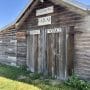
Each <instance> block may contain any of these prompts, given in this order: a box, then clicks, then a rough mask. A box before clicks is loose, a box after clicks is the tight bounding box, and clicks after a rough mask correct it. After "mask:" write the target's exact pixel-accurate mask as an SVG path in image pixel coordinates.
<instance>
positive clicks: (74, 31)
mask: <svg viewBox="0 0 90 90" xmlns="http://www.w3.org/2000/svg"><path fill="white" fill-rule="evenodd" d="M10 27H13V28H10ZM10 27H8V28H7V29H6V28H5V29H4V30H3V31H1V33H0V40H1V41H0V43H4V41H5V40H6V41H5V44H4V45H6V46H2V45H1V44H0V49H2V47H4V49H3V50H2V51H0V54H1V55H0V56H2V53H3V52H4V53H5V54H4V56H3V57H5V56H7V57H6V59H4V62H9V60H10V62H9V63H8V64H11V65H14V66H15V65H16V66H20V65H26V66H27V67H28V69H29V70H30V71H32V72H38V73H43V74H45V75H46V74H49V75H51V76H52V77H56V78H57V79H61V80H64V79H66V78H67V77H68V76H70V75H71V74H72V73H76V74H77V75H78V76H80V78H83V79H90V11H89V9H88V7H87V6H84V5H82V4H80V3H77V2H73V0H32V1H31V2H30V3H29V5H28V6H27V7H26V8H25V9H24V11H23V13H21V15H20V17H18V19H17V20H16V21H15V24H14V25H12V26H10ZM6 32H10V34H8V35H7V34H5V33H6ZM13 32H14V33H13ZM3 40H4V41H3ZM7 44H8V45H7ZM9 44H10V45H11V44H13V45H11V46H10V45H9ZM5 48H6V49H8V50H9V51H5V50H6V49H5ZM13 49H14V50H13ZM10 52H11V53H10ZM6 54H7V55H6ZM9 55H10V56H9ZM0 59H1V58H0ZM7 59H9V60H7ZM0 61H1V62H3V60H0Z"/></svg>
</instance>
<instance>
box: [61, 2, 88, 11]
mask: <svg viewBox="0 0 90 90" xmlns="http://www.w3.org/2000/svg"><path fill="white" fill-rule="evenodd" d="M62 1H64V2H66V3H68V4H71V5H74V6H76V7H78V8H80V9H82V10H88V9H89V7H88V6H87V5H85V4H83V3H81V2H79V1H76V0H62Z"/></svg>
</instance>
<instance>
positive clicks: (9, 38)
mask: <svg viewBox="0 0 90 90" xmlns="http://www.w3.org/2000/svg"><path fill="white" fill-rule="evenodd" d="M0 63H3V64H7V65H12V66H16V63H17V40H16V30H15V29H13V28H12V29H8V30H3V31H1V33H0Z"/></svg>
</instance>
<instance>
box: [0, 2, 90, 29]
mask: <svg viewBox="0 0 90 90" xmlns="http://www.w3.org/2000/svg"><path fill="white" fill-rule="evenodd" d="M28 1H29V0H0V28H2V27H4V26H5V25H7V24H10V23H11V22H13V21H15V19H16V17H17V16H18V15H19V14H20V12H21V11H22V10H23V9H24V7H25V6H26V5H27V3H28ZM77 1H79V2H82V3H84V4H86V5H90V0H77Z"/></svg>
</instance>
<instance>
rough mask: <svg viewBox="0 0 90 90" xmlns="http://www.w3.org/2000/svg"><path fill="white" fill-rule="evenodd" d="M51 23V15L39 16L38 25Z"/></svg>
mask: <svg viewBox="0 0 90 90" xmlns="http://www.w3.org/2000/svg"><path fill="white" fill-rule="evenodd" d="M49 24H51V16H46V17H41V18H38V26H42V25H49Z"/></svg>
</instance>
